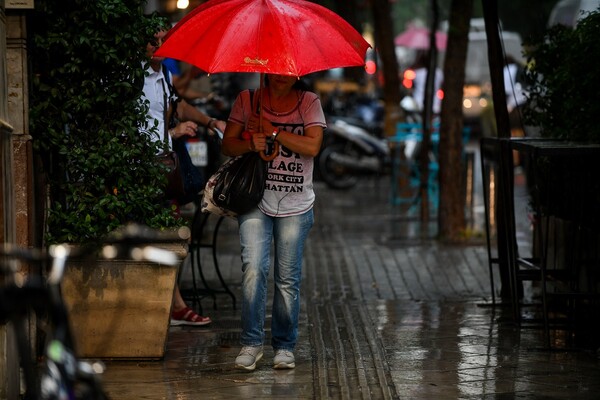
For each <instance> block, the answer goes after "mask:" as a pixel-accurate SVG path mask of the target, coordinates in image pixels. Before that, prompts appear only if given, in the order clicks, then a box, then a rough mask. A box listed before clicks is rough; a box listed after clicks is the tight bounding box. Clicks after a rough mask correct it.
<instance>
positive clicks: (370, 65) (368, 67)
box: [365, 60, 377, 75]
mask: <svg viewBox="0 0 600 400" xmlns="http://www.w3.org/2000/svg"><path fill="white" fill-rule="evenodd" d="M365 71H367V74H369V75H373V74H374V73H375V72H377V64H375V61H372V60H369V61H367V62H366V63H365Z"/></svg>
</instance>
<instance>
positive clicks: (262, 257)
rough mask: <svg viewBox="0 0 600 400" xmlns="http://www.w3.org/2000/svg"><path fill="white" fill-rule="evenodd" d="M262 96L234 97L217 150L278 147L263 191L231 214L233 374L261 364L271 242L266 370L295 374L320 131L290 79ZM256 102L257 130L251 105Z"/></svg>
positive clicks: (317, 112)
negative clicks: (235, 246)
mask: <svg viewBox="0 0 600 400" xmlns="http://www.w3.org/2000/svg"><path fill="white" fill-rule="evenodd" d="M265 80H266V81H267V84H266V87H265V88H264V89H263V96H260V95H259V92H257V93H254V94H251V92H250V91H248V90H244V91H242V92H241V93H240V94H239V95H238V96H237V98H236V100H235V102H234V104H233V107H232V110H231V114H230V116H229V120H228V122H227V128H226V129H225V134H224V138H223V142H222V145H221V149H222V151H223V154H225V155H227V156H231V157H234V156H239V155H242V154H245V153H249V152H260V151H264V150H265V149H267V141H276V142H278V143H279V145H280V146H281V149H280V152H279V154H278V155H277V157H276V158H275V159H274V160H272V161H271V162H270V163H269V168H268V178H267V187H266V190H265V194H264V197H263V199H262V201H261V202H260V204H259V205H258V207H257V208H255V209H254V210H252V211H250V212H248V213H247V214H243V215H238V226H239V234H240V244H241V256H242V310H241V318H242V334H241V338H240V343H241V345H242V349H241V351H240V352H239V354H238V356H237V358H236V359H235V367H236V368H238V369H242V370H247V371H253V370H254V369H255V368H256V364H257V362H258V361H259V360H260V359H261V358H262V357H263V342H264V339H265V331H264V325H265V319H266V317H265V312H266V306H267V292H268V290H267V283H268V282H267V281H268V277H269V270H270V267H271V260H270V257H271V243H272V242H274V249H275V251H274V279H275V287H274V294H273V310H272V319H271V335H272V339H271V346H272V347H273V350H274V354H275V356H274V359H273V368H276V369H289V368H295V366H296V363H295V358H294V353H293V351H294V347H295V345H296V340H297V337H298V317H299V312H300V281H301V276H302V261H303V251H304V244H305V240H306V238H307V236H308V232H309V230H310V228H311V227H312V225H313V221H314V216H313V204H314V201H315V193H314V190H313V180H312V179H313V165H314V158H315V157H316V156H317V154H318V153H319V150H320V148H321V142H322V141H323V130H324V128H325V127H326V124H325V115H324V113H323V109H322V108H321V102H320V100H319V98H318V97H317V95H316V94H314V93H312V92H309V91H306V90H303V89H302V88H301V87H300V84H301V81H300V80H298V78H296V77H293V76H281V75H267V77H266V79H265ZM257 96H258V97H262V103H261V106H260V108H261V109H262V113H263V117H262V129H261V128H260V126H259V125H260V123H259V121H260V118H259V116H258V115H257V114H256V112H255V108H254V107H253V104H252V100H251V98H252V99H255V98H256V97H257Z"/></svg>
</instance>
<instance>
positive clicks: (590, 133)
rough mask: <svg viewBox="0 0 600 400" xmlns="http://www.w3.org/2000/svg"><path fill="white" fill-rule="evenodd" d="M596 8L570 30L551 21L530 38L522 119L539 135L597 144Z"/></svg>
mask: <svg viewBox="0 0 600 400" xmlns="http://www.w3.org/2000/svg"><path fill="white" fill-rule="evenodd" d="M598 32H600V13H599V12H598V11H595V12H593V13H591V14H589V15H588V16H587V17H586V18H584V19H582V20H581V21H580V22H579V23H578V25H577V27H576V28H575V29H571V28H567V27H565V26H562V25H557V26H555V27H552V28H550V29H549V30H548V31H547V33H546V35H545V36H544V38H543V39H541V40H540V41H539V42H538V43H530V46H531V48H533V50H532V51H531V52H530V53H529V55H528V56H529V58H530V66H531V67H530V70H529V71H528V73H527V75H528V79H529V80H530V81H531V82H534V84H533V85H532V87H531V88H530V90H531V95H530V103H529V107H527V108H526V110H525V118H526V121H527V122H528V123H529V124H531V125H533V126H538V127H540V133H541V135H542V136H543V137H549V138H557V139H568V140H573V141H582V142H593V143H600V125H599V124H598V123H597V119H598V116H599V115H600V96H599V94H598V93H599V91H598V88H600V74H598V72H597V65H598V64H599V63H600V41H599V40H598Z"/></svg>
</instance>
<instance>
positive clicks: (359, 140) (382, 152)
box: [317, 96, 420, 189]
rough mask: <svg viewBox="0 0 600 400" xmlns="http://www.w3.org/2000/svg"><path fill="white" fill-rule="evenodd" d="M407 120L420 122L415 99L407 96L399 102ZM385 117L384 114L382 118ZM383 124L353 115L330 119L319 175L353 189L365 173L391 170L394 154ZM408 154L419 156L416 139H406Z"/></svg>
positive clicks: (331, 183)
mask: <svg viewBox="0 0 600 400" xmlns="http://www.w3.org/2000/svg"><path fill="white" fill-rule="evenodd" d="M400 106H401V107H402V109H403V112H404V114H405V116H406V122H410V123H420V112H419V110H418V108H417V107H416V103H415V102H414V99H412V97H410V96H406V97H405V98H404V99H403V101H402V102H401V103H400ZM381 118H382V117H381ZM381 125H382V124H381V123H375V124H373V123H371V124H365V123H364V122H363V121H361V120H357V119H356V118H354V119H353V118H352V117H338V116H332V117H329V118H328V122H327V134H326V136H325V144H324V147H323V149H322V150H321V153H320V155H319V158H318V164H317V171H318V173H319V176H320V178H321V179H322V180H323V181H324V182H325V183H326V184H327V185H328V186H329V187H331V188H333V189H350V188H352V187H353V186H355V185H356V183H357V182H358V179H359V178H361V177H364V176H374V175H375V176H381V175H387V174H389V173H390V171H391V168H392V154H391V149H390V143H389V141H388V140H386V139H385V138H384V137H382V136H383V135H382V132H381V131H382V130H380V129H377V128H374V127H377V126H381ZM405 146H406V148H405V150H404V152H405V154H406V157H407V158H409V159H413V158H414V157H416V154H417V152H418V146H417V142H416V141H413V142H411V141H408V142H405Z"/></svg>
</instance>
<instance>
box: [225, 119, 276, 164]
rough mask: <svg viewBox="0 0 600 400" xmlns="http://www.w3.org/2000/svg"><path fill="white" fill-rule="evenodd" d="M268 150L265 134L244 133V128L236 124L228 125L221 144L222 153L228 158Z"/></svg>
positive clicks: (230, 123)
mask: <svg viewBox="0 0 600 400" xmlns="http://www.w3.org/2000/svg"><path fill="white" fill-rule="evenodd" d="M244 136H247V137H246V138H244ZM266 148H267V140H266V136H265V134H264V133H260V132H254V133H250V132H248V131H246V132H244V127H243V126H242V125H239V124H236V123H235V122H229V123H228V124H227V127H226V128H225V132H224V134H223V141H222V142H221V151H222V152H223V154H225V155H226V156H230V157H234V156H239V155H241V154H244V153H249V152H251V151H256V152H259V151H264V150H265V149H266Z"/></svg>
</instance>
